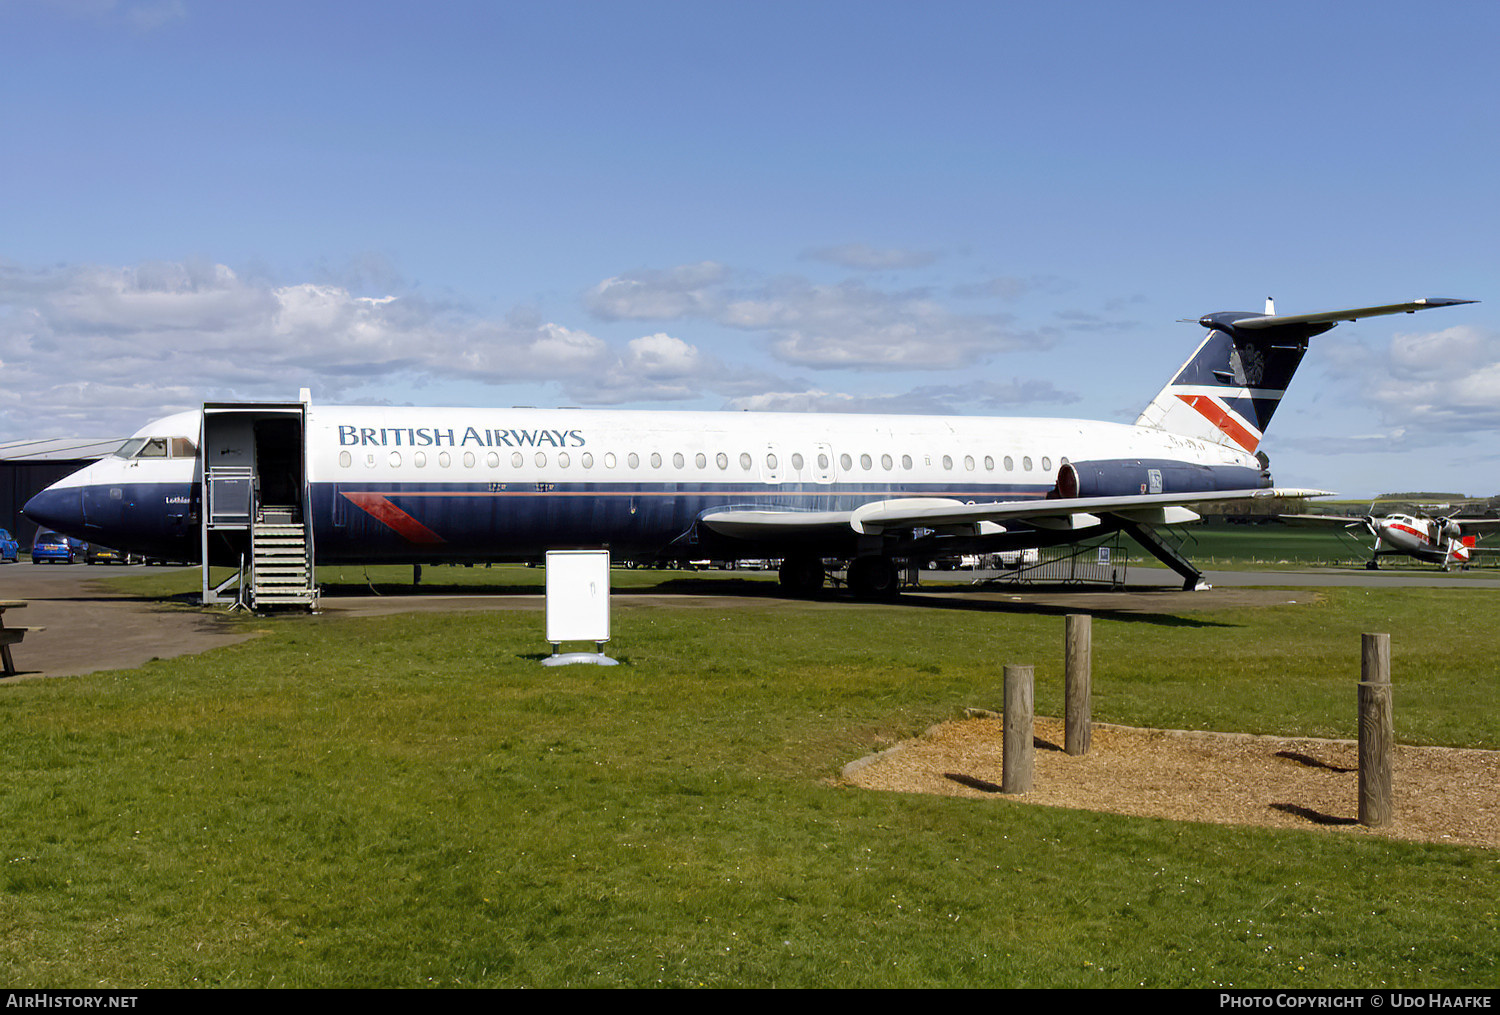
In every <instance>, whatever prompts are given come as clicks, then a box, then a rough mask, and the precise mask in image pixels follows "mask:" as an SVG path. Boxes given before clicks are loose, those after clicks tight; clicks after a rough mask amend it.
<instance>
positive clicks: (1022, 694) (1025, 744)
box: [1000, 666, 1036, 793]
mask: <svg viewBox="0 0 1500 1015" xmlns="http://www.w3.org/2000/svg"><path fill="white" fill-rule="evenodd" d="M1034 688H1035V680H1034V678H1033V675H1032V668H1031V667H1030V666H1007V667H1005V726H1004V732H1003V734H1002V737H1003V742H1002V743H1001V749H1000V753H1001V768H1000V792H1002V793H1030V792H1031V768H1032V760H1033V758H1034V756H1035V754H1036V748H1035V745H1034V744H1033V742H1032V738H1033V733H1032V725H1033V723H1032V718H1033V712H1034V710H1035V701H1036V698H1035V693H1034Z"/></svg>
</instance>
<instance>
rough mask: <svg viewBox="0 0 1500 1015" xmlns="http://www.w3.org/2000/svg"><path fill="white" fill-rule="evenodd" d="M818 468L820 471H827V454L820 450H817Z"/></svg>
mask: <svg viewBox="0 0 1500 1015" xmlns="http://www.w3.org/2000/svg"><path fill="white" fill-rule="evenodd" d="M818 470H819V471H820V472H827V471H828V456H827V455H825V454H824V453H823V452H821V451H819V452H818Z"/></svg>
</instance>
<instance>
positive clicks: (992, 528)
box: [702, 488, 1329, 539]
mask: <svg viewBox="0 0 1500 1015" xmlns="http://www.w3.org/2000/svg"><path fill="white" fill-rule="evenodd" d="M1328 495H1329V492H1328V491H1326V490H1301V489H1285V488H1283V489H1277V488H1261V489H1254V490H1216V491H1213V492H1208V493H1164V494H1141V495H1139V496H1126V497H1073V498H1054V499H1044V498H1039V497H1038V498H1032V499H1028V500H1014V501H996V502H993V503H986V504H967V503H964V502H962V501H957V500H950V499H944V498H934V497H907V498H901V499H897V500H883V501H872V502H871V503H869V504H862V505H860V506H859V507H857V508H855V509H854V510H852V511H814V512H799V511H777V510H774V509H764V508H752V509H736V508H728V509H723V510H719V511H710V512H708V513H707V514H705V515H704V516H703V518H702V522H703V524H704V525H706V526H708V527H709V528H710V529H713V530H714V531H715V532H718V533H721V534H722V535H726V536H734V537H739V538H746V539H765V538H772V537H786V536H798V537H810V536H815V535H818V534H820V533H829V534H831V533H834V532H843V533H847V532H848V531H849V530H851V529H852V530H853V531H854V532H856V533H859V534H862V535H876V534H879V533H881V532H884V531H885V530H887V529H903V528H927V529H936V530H943V529H950V530H951V529H957V528H963V529H964V530H966V531H968V532H972V533H974V534H977V535H991V534H998V533H1002V532H1005V531H1006V529H1005V523H1006V522H1024V523H1026V524H1028V525H1031V526H1034V527H1036V528H1042V529H1053V530H1068V529H1085V528H1090V527H1092V526H1095V525H1098V524H1099V521H1100V519H1099V517H1098V516H1099V515H1116V516H1119V517H1122V518H1126V519H1128V520H1130V521H1134V522H1141V523H1144V524H1147V525H1172V524H1181V523H1184V522H1190V521H1196V520H1197V518H1198V516H1197V514H1195V513H1194V512H1193V511H1191V510H1190V509H1189V508H1188V507H1187V505H1189V504H1210V503H1218V502H1223V501H1232V500H1261V499H1266V498H1284V497H1326V496H1328Z"/></svg>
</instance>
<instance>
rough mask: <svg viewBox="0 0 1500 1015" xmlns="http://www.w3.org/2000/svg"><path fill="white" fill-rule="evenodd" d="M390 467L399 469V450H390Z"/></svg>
mask: <svg viewBox="0 0 1500 1015" xmlns="http://www.w3.org/2000/svg"><path fill="white" fill-rule="evenodd" d="M391 468H393V469H399V468H401V452H399V451H392V452H391Z"/></svg>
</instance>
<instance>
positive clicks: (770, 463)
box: [766, 455, 777, 470]
mask: <svg viewBox="0 0 1500 1015" xmlns="http://www.w3.org/2000/svg"><path fill="white" fill-rule="evenodd" d="M776 465H777V462H776V456H775V455H767V456H766V468H768V469H772V470H774V469H775V468H776Z"/></svg>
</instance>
